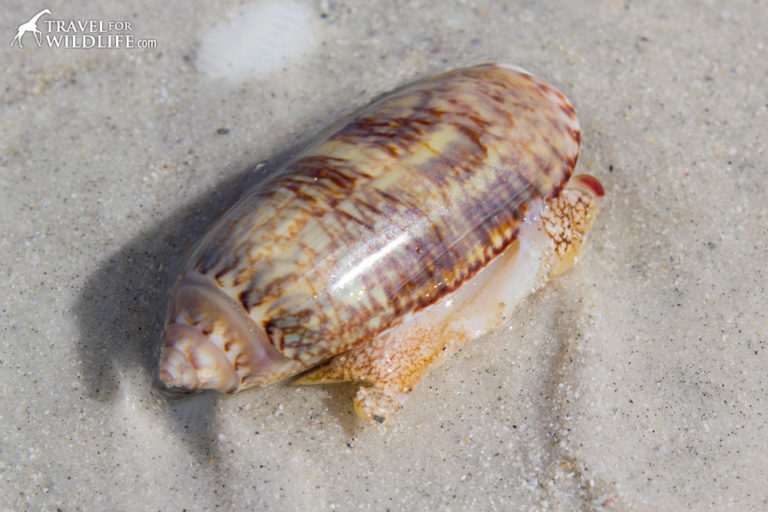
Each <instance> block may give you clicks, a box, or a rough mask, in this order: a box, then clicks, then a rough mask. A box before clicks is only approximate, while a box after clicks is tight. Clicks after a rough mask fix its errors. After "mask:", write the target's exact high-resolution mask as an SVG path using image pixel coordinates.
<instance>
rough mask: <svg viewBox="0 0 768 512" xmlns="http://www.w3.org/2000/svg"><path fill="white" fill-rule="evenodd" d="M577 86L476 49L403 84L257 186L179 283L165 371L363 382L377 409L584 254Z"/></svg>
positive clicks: (186, 379)
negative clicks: (487, 58)
mask: <svg viewBox="0 0 768 512" xmlns="http://www.w3.org/2000/svg"><path fill="white" fill-rule="evenodd" d="M579 140H580V132H579V125H578V121H577V119H576V114H575V112H574V109H573V107H572V106H571V104H570V103H569V102H568V100H567V99H566V98H565V97H564V96H563V95H562V94H561V93H560V92H558V91H557V90H555V89H554V88H553V87H551V86H549V85H547V84H546V83H544V82H542V81H540V80H537V79H536V78H534V77H533V76H531V75H530V74H528V73H526V72H524V71H522V70H520V69H518V68H514V67H510V66H503V65H498V64H481V65H477V66H473V67H468V68H462V69H457V70H453V71H449V72H447V73H444V74H441V75H438V76H435V77H433V78H429V79H425V80H421V81H419V82H416V83H414V84H411V85H409V86H406V87H403V88H400V89H398V90H396V91H394V92H392V93H390V94H388V95H386V96H384V97H382V98H381V99H379V100H378V101H375V102H374V103H372V104H371V105H369V106H368V107H366V108H364V109H362V110H361V111H359V112H358V113H357V114H356V115H354V116H353V117H352V118H350V119H349V120H347V121H346V122H345V123H343V125H342V126H341V127H340V128H339V129H338V130H336V131H334V132H332V133H330V134H328V135H325V136H323V137H321V138H320V139H319V140H317V141H316V142H315V143H313V144H312V145H311V146H310V147H309V148H308V149H307V150H305V151H304V152H302V153H301V154H299V155H297V156H296V158H294V159H293V160H291V161H290V162H289V163H287V164H286V165H285V166H283V167H282V168H281V169H280V170H278V171H277V172H276V173H275V174H274V175H273V176H271V177H270V178H269V179H268V180H267V181H266V182H265V183H263V184H262V185H260V186H259V187H258V188H256V189H254V190H252V191H250V192H249V193H247V194H246V195H245V196H244V197H243V198H242V199H241V200H240V201H239V202H238V203H237V204H236V205H235V206H234V207H233V208H232V209H230V210H229V211H228V212H227V213H226V214H225V215H224V216H223V217H222V218H221V219H220V220H219V221H218V222H217V223H216V224H215V225H214V227H213V228H212V229H211V231H210V232H209V233H208V234H207V235H206V236H205V237H204V238H203V240H202V241H201V242H200V244H199V245H198V247H197V248H196V249H195V250H194V251H193V253H192V255H191V257H190V259H189V261H188V262H187V263H186V265H185V266H184V267H183V270H182V272H181V276H180V277H179V280H178V281H177V282H176V284H175V286H174V287H173V290H172V292H171V298H170V304H169V308H168V315H167V320H166V330H165V343H164V347H163V352H162V357H161V365H160V374H159V375H160V379H161V380H162V381H163V382H164V383H165V385H166V386H169V387H180V388H186V389H191V390H195V389H217V390H220V391H224V392H230V393H231V392H235V391H239V390H242V389H245V388H249V387H252V386H256V385H261V384H268V383H271V382H275V381H278V380H282V379H285V378H286V377H290V376H293V375H296V374H298V373H301V372H305V371H306V370H308V369H311V370H310V371H309V372H306V373H304V375H301V376H300V377H299V378H298V379H297V380H296V382H297V383H301V384H309V383H324V382H339V381H359V382H362V383H363V387H361V389H360V391H359V392H358V393H357V396H356V399H355V407H356V410H357V412H358V414H359V415H360V416H361V417H363V418H365V419H367V420H371V421H376V422H380V423H382V422H384V421H386V420H387V419H388V418H389V417H390V416H391V414H392V413H393V412H394V411H396V410H397V409H398V408H399V407H400V405H401V404H402V402H403V400H404V399H405V397H406V396H407V395H408V393H409V392H410V391H411V390H412V389H413V386H414V385H415V384H416V383H417V382H418V381H419V380H420V379H421V378H422V377H423V376H424V375H425V374H426V372H427V371H428V370H429V369H430V368H432V367H434V366H435V365H436V364H438V363H439V362H440V361H442V360H443V359H444V354H448V353H451V352H453V351H454V350H455V349H456V348H458V347H459V346H461V345H462V344H463V343H465V342H466V341H469V340H470V339H472V338H474V337H476V336H478V335H479V334H481V333H483V332H486V331H488V330H490V329H492V328H494V327H497V326H498V325H500V324H502V323H503V321H504V319H505V318H508V316H509V314H510V313H511V312H512V311H513V308H514V306H515V304H516V303H517V302H519V300H520V299H521V298H522V297H524V296H525V295H527V294H528V293H530V292H531V291H532V290H534V289H536V288H537V287H539V286H541V285H542V284H543V283H544V282H545V281H546V280H547V279H549V278H550V277H552V276H554V275H556V274H558V273H560V272H561V271H562V270H564V269H565V268H567V267H568V266H569V265H570V264H571V263H572V262H573V261H574V259H575V257H576V255H577V254H578V252H579V249H580V247H581V245H582V243H583V238H584V235H585V234H586V232H587V231H588V230H589V228H590V226H591V224H592V221H593V220H594V216H595V213H596V211H597V198H598V197H600V196H602V195H603V189H602V186H601V185H600V183H599V181H597V179H595V178H593V177H592V176H588V175H580V176H575V177H573V178H572V179H570V180H569V178H570V177H571V174H572V172H573V169H574V167H575V165H576V160H577V158H578V150H579Z"/></svg>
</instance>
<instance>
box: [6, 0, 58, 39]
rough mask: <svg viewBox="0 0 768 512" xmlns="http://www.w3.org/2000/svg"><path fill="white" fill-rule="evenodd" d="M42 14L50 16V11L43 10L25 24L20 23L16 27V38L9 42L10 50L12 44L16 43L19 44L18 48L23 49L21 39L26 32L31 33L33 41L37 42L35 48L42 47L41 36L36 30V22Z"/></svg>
mask: <svg viewBox="0 0 768 512" xmlns="http://www.w3.org/2000/svg"><path fill="white" fill-rule="evenodd" d="M43 14H51V11H50V10H48V9H43V10H42V11H40V12H39V13H37V14H35V15H34V16H32V18H30V20H29V21H28V22H26V23H22V24H21V25H19V26H18V27H16V36H15V37H14V38H13V40H12V41H11V48H13V43H15V42H16V41H18V42H19V48H24V45H23V44H21V39H22V38H23V37H24V34H26V33H27V32H32V35H34V36H35V41H37V46H42V45H43V34H42V32H40V30H38V28H37V20H38V19H40V16H42V15H43Z"/></svg>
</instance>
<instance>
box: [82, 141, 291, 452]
mask: <svg viewBox="0 0 768 512" xmlns="http://www.w3.org/2000/svg"><path fill="white" fill-rule="evenodd" d="M295 147H296V145H293V146H291V147H290V148H288V149H286V150H284V151H282V152H281V153H279V154H278V155H277V156H275V157H274V158H272V159H270V160H269V162H268V163H267V164H266V165H261V164H259V165H258V166H255V167H249V168H246V169H244V170H241V171H240V172H235V173H234V175H233V176H232V177H231V178H229V179H227V180H226V181H224V182H222V183H221V184H220V185H218V186H217V187H215V188H214V189H213V190H212V191H210V192H208V193H206V194H203V195H201V196H198V197H195V198H193V199H192V200H190V201H189V202H188V203H187V204H186V205H184V206H182V207H180V208H179V209H177V210H176V211H174V212H173V213H171V214H170V215H168V216H167V217H166V218H163V219H161V220H159V221H157V222H156V223H155V224H154V225H153V226H151V227H149V228H147V229H146V230H144V231H142V232H141V233H139V234H138V235H137V236H135V237H134V238H133V239H131V240H130V241H129V242H128V243H126V244H125V245H124V246H123V247H122V248H120V249H119V250H118V251H116V252H115V253H114V254H112V255H111V256H109V257H108V258H107V259H106V260H104V261H103V262H101V263H100V264H99V265H98V267H97V268H96V269H95V270H94V271H93V272H91V273H90V275H89V276H88V277H87V280H86V282H85V284H84V286H83V287H82V289H81V290H80V293H79V294H78V296H77V299H76V303H75V306H74V308H73V312H74V313H75V315H76V319H77V323H78V328H79V334H80V339H79V341H78V343H77V350H78V355H79V359H80V361H81V375H82V376H83V379H84V381H85V386H84V388H85V393H86V395H87V396H88V398H90V399H93V400H98V401H103V402H113V401H115V400H116V399H117V398H118V396H119V395H118V391H119V389H120V387H121V383H120V375H121V374H122V373H123V372H124V370H132V371H138V372H139V373H140V374H143V375H144V376H145V377H146V382H147V383H152V384H151V386H147V387H143V388H138V387H137V388H136V389H145V390H146V391H147V395H148V396H147V397H145V398H146V399H147V400H148V401H151V402H160V403H161V404H162V407H164V408H165V412H166V416H167V419H168V422H169V423H170V425H171V428H172V429H173V430H174V431H176V432H177V433H179V434H180V438H183V439H185V441H186V442H188V443H189V444H190V445H191V446H192V447H193V448H194V449H195V451H196V452H197V454H198V456H199V457H201V458H205V459H206V460H207V459H209V458H211V457H214V456H215V450H216V448H215V439H216V435H215V433H213V432H212V429H213V428H214V425H215V417H214V412H215V401H216V399H217V398H216V397H215V395H213V394H200V395H199V397H196V396H194V397H182V396H179V395H176V394H174V393H167V392H165V391H164V390H161V389H160V388H159V387H158V385H157V382H158V380H157V375H156V368H157V363H158V358H159V355H160V349H161V339H162V331H163V323H164V320H165V310H166V302H167V294H168V290H169V289H170V287H171V285H172V284H173V281H174V280H175V279H176V276H177V275H178V272H179V270H180V268H181V265H182V264H183V263H184V259H185V255H186V252H188V250H189V249H190V248H191V247H192V246H193V245H194V243H195V242H197V240H199V239H200V238H201V237H202V235H203V234H204V233H205V231H206V230H207V228H208V227H209V226H210V225H211V224H212V223H213V221H215V220H216V219H217V218H218V217H219V216H220V215H221V214H223V213H224V212H225V211H226V210H227V209H228V208H229V207H230V206H231V205H232V204H234V203H235V202H236V201H237V200H238V199H239V197H240V196H241V195H242V194H243V193H244V192H247V191H248V190H250V189H251V188H252V187H254V186H257V185H258V184H259V183H260V182H262V181H263V180H264V179H266V178H267V177H269V176H271V175H272V174H273V173H272V172H271V170H273V169H279V168H280V166H281V165H282V164H283V163H284V162H285V161H286V160H287V159H288V158H289V157H290V156H291V155H292V154H295ZM196 409H198V411H197V412H195V410H196Z"/></svg>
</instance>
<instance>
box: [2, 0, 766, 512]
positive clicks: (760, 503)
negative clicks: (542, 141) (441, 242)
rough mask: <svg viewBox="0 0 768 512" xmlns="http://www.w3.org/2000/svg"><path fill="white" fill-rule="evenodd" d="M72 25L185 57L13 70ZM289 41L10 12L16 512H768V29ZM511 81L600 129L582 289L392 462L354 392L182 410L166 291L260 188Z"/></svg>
mask: <svg viewBox="0 0 768 512" xmlns="http://www.w3.org/2000/svg"><path fill="white" fill-rule="evenodd" d="M126 4H127V3H126ZM30 5H32V7H30ZM44 7H48V8H50V9H51V11H53V12H52V15H46V16H43V17H42V18H41V23H40V25H39V26H40V28H41V29H44V28H45V25H44V24H43V23H42V21H43V20H46V19H48V20H53V19H58V20H83V19H96V20H129V21H131V22H132V30H131V33H132V34H134V36H135V37H136V38H148V39H155V40H156V42H157V47H156V48H154V49H139V48H134V49H97V48H91V49H53V48H49V47H46V44H44V45H43V47H41V48H38V47H37V45H36V43H35V41H34V37H33V34H31V33H29V34H26V35H25V36H24V38H23V43H24V48H23V49H19V48H18V47H16V46H14V47H13V48H11V47H10V46H9V44H8V43H10V41H11V39H12V37H13V36H14V35H15V26H16V25H17V24H20V23H23V22H24V21H26V20H28V19H29V18H30V16H32V15H33V14H34V13H35V11H36V10H38V9H43V8H44ZM292 9H294V10H291V9H285V8H282V7H280V6H278V5H277V4H275V3H274V2H272V3H267V4H264V3H262V4H260V3H258V2H253V3H252V4H248V5H244V6H239V4H238V3H237V2H232V1H221V2H209V3H205V6H203V5H201V6H199V7H198V8H197V9H196V10H190V9H189V8H188V6H187V3H185V2H179V1H169V2H161V3H158V2H148V1H147V2H134V3H133V5H131V6H128V5H124V4H121V3H119V2H108V3H103V2H86V1H73V2H69V3H67V4H56V5H54V4H35V3H33V4H29V3H28V2H21V1H16V0H14V1H6V2H4V3H3V5H2V7H0V19H1V20H2V24H3V26H4V27H6V28H5V29H4V33H5V36H3V37H5V38H6V43H4V44H2V45H0V70H1V71H2V74H0V85H1V87H0V108H1V109H2V110H1V112H0V289H2V290H3V294H2V299H1V300H0V306H1V307H0V509H1V510H6V509H8V510H35V511H37V510H56V509H61V510H64V511H70V510H177V511H178V510H182V509H186V510H211V509H215V508H217V507H218V508H219V509H221V510H234V509H238V510H256V509H263V510H333V509H336V510H377V511H379V510H381V511H383V510H393V511H394V510H530V511H534V510H620V511H625V510H642V511H648V510H651V511H652V510H689V509H690V510H739V511H751V510H768V483H766V482H768V442H767V441H766V439H768V429H767V428H766V420H768V382H767V378H766V368H768V276H767V275H766V267H765V262H766V253H768V228H767V227H766V226H768V185H767V181H766V179H767V178H768V151H767V150H766V136H767V135H768V58H767V57H766V51H767V50H768V35H767V34H768V6H766V3H765V2H764V1H761V0H757V1H751V0H750V1H733V2H717V1H713V2H698V1H690V2H674V3H672V2H661V1H656V2H637V1H634V2H633V1H629V0H623V1H589V2H569V1H561V2H555V1H553V2H534V1H530V2H528V1H525V2H493V1H477V2H472V1H460V2H439V3H438V2H434V3H432V4H431V3H428V2H423V3H422V2H418V1H415V2H396V3H395V2H376V1H373V0H366V1H360V2H357V1H354V2H353V1H346V2H345V1H336V0H328V1H325V2H319V3H310V2H308V1H304V2H299V1H297V2H295V3H293V4H292ZM230 18H231V19H230ZM264 18H266V19H273V18H274V26H280V27H283V28H281V29H279V30H274V31H267V30H264V29H262V30H261V31H259V32H258V33H253V31H249V30H247V27H248V26H250V25H249V24H254V23H256V24H258V23H261V22H260V21H258V20H261V19H264ZM227 20H229V21H227ZM242 20H246V21H242ZM280 24H282V25H280ZM259 26H267V27H269V26H272V25H270V24H266V25H263V24H262V25H259ZM294 27H295V29H294ZM43 35H44V36H45V35H50V32H49V31H45V30H43ZM44 43H47V41H45V40H44ZM260 58H261V59H262V61H259V62H260V64H259V65H250V64H249V62H252V61H253V60H254V59H260ZM489 60H491V61H502V62H507V63H513V64H517V65H520V66H522V67H524V68H526V69H528V70H530V71H532V72H534V73H535V74H536V75H538V76H540V77H542V78H544V79H546V80H548V81H550V82H551V83H553V84H554V85H556V86H557V87H559V88H560V89H561V90H562V91H563V92H565V93H566V94H567V95H568V96H569V97H570V99H571V100H572V102H573V103H574V104H575V106H576V109H577V112H578V113H579V116H580V119H581V124H582V136H583V146H582V156H581V160H580V162H579V170H580V171H583V172H590V173H593V174H594V175H596V176H597V177H599V178H600V179H601V180H602V181H603V183H604V184H605V186H606V197H605V200H604V202H603V206H602V211H601V213H600V215H599V217H598V220H597V223H596V225H595V227H594V229H593V232H592V233H591V238H590V241H589V245H588V248H587V250H586V251H585V253H584V255H583V258H582V260H581V261H580V262H579V264H578V265H577V267H575V268H574V269H572V270H571V271H570V272H568V273H567V274H566V275H564V276H562V277H561V278H560V279H558V280H557V281H555V282H553V283H551V284H550V285H549V286H548V287H547V288H545V289H544V290H542V291H540V292H539V293H537V294H535V295H534V296H532V297H530V298H529V299H528V300H527V301H525V302H524V303H522V304H521V305H520V307H519V308H518V310H517V315H516V316H515V317H514V318H513V319H512V320H511V321H510V323H509V324H508V326H506V327H505V328H503V329H501V330H500V331H499V332H496V333H494V334H492V335H491V336H488V337H487V338H485V339H482V340H478V341H477V342H475V343H473V344H471V345H469V346H467V347H466V348H465V349H464V350H462V351H461V352H460V353H459V354H458V356H457V357H455V358H453V359H452V360H451V361H450V362H449V363H447V364H446V365H444V366H442V367H441V368H440V369H439V370H438V371H436V372H434V373H433V374H432V375H430V376H429V377H428V378H427V379H426V380H425V381H424V382H423V384H422V386H421V387H420V388H418V389H417V390H416V391H415V392H414V393H413V394H412V396H411V397H410V399H409V401H408V402H407V403H406V406H405V407H404V409H403V410H402V411H401V413H400V415H399V416H398V418H397V423H396V425H395V426H394V427H393V428H392V429H390V430H389V431H388V432H385V433H381V432H379V431H377V430H376V429H370V428H363V427H362V426H360V425H359V424H358V422H357V420H356V418H355V416H354V412H353V410H352V406H351V396H352V393H353V391H354V387H352V386H347V385H340V386H328V387H314V388H292V387H287V386H284V385H276V386H273V387H270V388H265V389H258V390H253V391H250V392H245V393H242V394H239V395H236V396H223V397H220V396H212V395H204V396H200V397H198V398H194V399H191V400H188V401H185V402H181V403H175V404H168V403H166V402H163V401H161V400H159V399H158V397H157V395H156V394H155V393H153V387H152V381H151V372H152V368H153V366H154V364H155V360H154V359H155V354H156V347H157V343H158V342H159V339H160V335H161V331H162V320H163V315H164V309H165V302H166V294H167V289H168V286H169V283H170V281H171V280H172V279H173V278H174V275H175V272H176V271H177V269H178V265H179V262H180V260H181V258H182V257H183V250H184V248H185V247H186V246H188V245H189V244H191V243H193V242H194V241H195V240H197V239H198V238H199V236H200V235H201V233H202V232H203V231H204V230H205V228H206V226H207V225H208V224H209V222H211V220H212V219H213V218H215V217H216V215H217V214H218V213H219V212H220V211H221V210H222V208H225V207H226V206H227V205H228V204H229V203H230V202H231V201H232V200H233V198H234V197H236V196H237V194H238V192H239V191H240V190H241V189H242V188H244V187H246V186H247V184H248V182H249V180H250V179H252V178H250V176H251V175H252V174H251V173H252V172H254V168H255V167H257V164H258V163H259V162H263V161H266V162H267V166H270V165H275V163H276V162H279V161H280V160H281V159H284V158H285V157H286V156H288V155H290V153H291V148H295V147H296V146H297V145H298V144H300V143H301V141H302V140H303V139H305V138H307V137H308V136H311V135H312V134H313V133H316V132H317V131H318V130H320V129H321V128H322V127H323V126H325V125H327V124H328V123H330V122H331V121H333V120H335V119H338V118H339V117H340V116H341V115H343V113H345V112H348V111H349V110H351V109H354V108H355V107H359V106H361V105H363V104H365V103H366V102H367V101H368V100H369V99H371V98H372V97H374V96H375V95H377V94H379V93H381V92H383V91H386V90H388V89H391V88H392V87H395V86H397V85H399V84H402V83H404V82H406V81H409V80H411V79H414V78H417V77H420V76H425V75H429V74H431V73H435V72H438V71H442V70H445V69H449V68H453V67H457V66H460V65H464V64H470V63H476V62H481V61H489ZM262 64H263V65H262Z"/></svg>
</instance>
